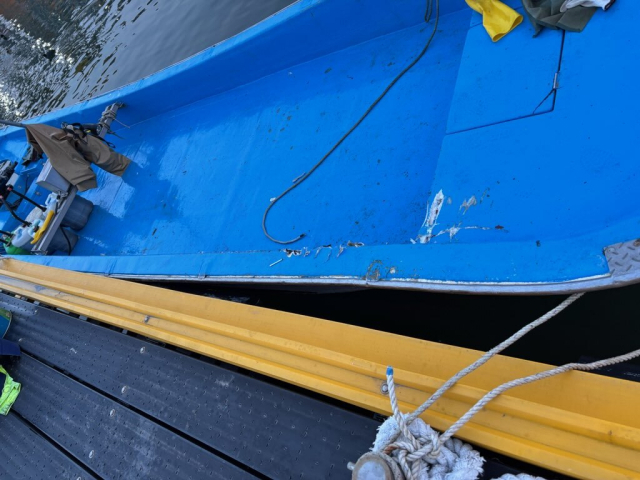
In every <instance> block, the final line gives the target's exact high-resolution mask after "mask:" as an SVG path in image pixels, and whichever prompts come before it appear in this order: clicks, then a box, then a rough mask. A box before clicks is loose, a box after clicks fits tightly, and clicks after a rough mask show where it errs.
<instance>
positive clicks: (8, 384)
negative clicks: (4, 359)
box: [0, 365, 20, 415]
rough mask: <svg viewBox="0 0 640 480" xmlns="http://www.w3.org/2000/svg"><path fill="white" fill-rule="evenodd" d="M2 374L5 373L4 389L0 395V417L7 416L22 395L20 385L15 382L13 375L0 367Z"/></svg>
mask: <svg viewBox="0 0 640 480" xmlns="http://www.w3.org/2000/svg"><path fill="white" fill-rule="evenodd" d="M0 372H2V373H4V375H5V379H4V387H3V388H2V394H1V395H0V415H7V414H8V413H9V410H11V407H12V406H13V403H14V402H15V401H16V399H17V398H18V395H19V394H20V384H19V383H18V382H14V381H13V378H11V375H9V374H8V373H7V371H6V370H5V369H4V368H3V367H2V366H1V365H0Z"/></svg>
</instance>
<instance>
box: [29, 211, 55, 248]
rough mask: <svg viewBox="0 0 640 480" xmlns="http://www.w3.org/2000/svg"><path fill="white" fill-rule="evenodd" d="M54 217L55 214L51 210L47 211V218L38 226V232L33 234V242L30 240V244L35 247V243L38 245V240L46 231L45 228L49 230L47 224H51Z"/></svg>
mask: <svg viewBox="0 0 640 480" xmlns="http://www.w3.org/2000/svg"><path fill="white" fill-rule="evenodd" d="M54 215H55V212H54V211H53V210H49V212H48V213H47V217H46V218H45V219H44V222H42V225H41V226H40V228H39V229H38V231H37V232H36V233H34V234H33V240H31V244H33V245H35V244H36V243H38V240H40V237H41V236H42V234H43V233H44V232H46V231H47V228H49V224H50V223H51V220H52V219H53V216H54Z"/></svg>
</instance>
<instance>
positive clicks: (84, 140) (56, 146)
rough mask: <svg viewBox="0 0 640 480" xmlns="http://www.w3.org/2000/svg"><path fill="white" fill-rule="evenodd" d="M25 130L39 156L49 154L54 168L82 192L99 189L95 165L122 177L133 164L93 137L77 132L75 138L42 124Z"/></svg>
mask: <svg viewBox="0 0 640 480" xmlns="http://www.w3.org/2000/svg"><path fill="white" fill-rule="evenodd" d="M25 127H26V129H27V141H28V142H29V144H30V145H31V146H33V148H34V150H35V151H36V152H38V153H39V154H42V153H46V154H47V157H48V158H49V161H50V162H51V165H52V166H53V168H54V169H55V170H56V171H57V172H58V173H59V174H60V175H62V177H64V178H65V179H66V180H67V181H68V182H69V183H71V184H72V185H75V186H76V187H78V190H80V191H81V192H84V191H85V190H89V189H91V188H96V187H97V186H98V184H97V181H96V174H95V172H94V171H93V170H92V169H91V164H92V163H93V164H95V165H97V166H98V167H100V168H102V169H103V170H106V171H107V172H109V173H113V174H114V175H118V176H122V174H123V173H124V171H125V170H126V169H127V167H128V166H129V163H131V160H129V159H128V158H127V157H125V156H124V155H121V154H120V153H117V152H115V151H113V150H112V149H111V148H109V146H108V145H107V144H106V143H104V142H103V141H102V140H100V139H98V138H96V137H94V136H92V135H85V134H83V133H82V132H77V131H76V133H75V135H74V133H72V132H70V131H67V130H62V129H60V128H55V127H50V126H49V125H42V124H34V125H25Z"/></svg>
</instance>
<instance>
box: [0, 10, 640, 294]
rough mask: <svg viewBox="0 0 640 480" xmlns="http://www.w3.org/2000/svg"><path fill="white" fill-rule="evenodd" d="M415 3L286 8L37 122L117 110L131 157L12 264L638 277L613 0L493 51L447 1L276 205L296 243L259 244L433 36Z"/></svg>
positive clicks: (551, 282) (203, 273) (434, 285)
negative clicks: (83, 205)
mask: <svg viewBox="0 0 640 480" xmlns="http://www.w3.org/2000/svg"><path fill="white" fill-rule="evenodd" d="M508 3H510V4H512V5H514V6H516V7H517V6H518V5H519V2H516V1H511V2H508ZM423 9H424V2H423V1H422V0H393V1H388V0H369V1H367V2H366V4H365V2H362V1H358V0H301V1H300V2H298V3H295V4H293V5H292V6H290V7H289V8H287V9H285V10H283V11H281V12H279V13H278V14H276V15H274V16H272V17H270V18H268V19H267V20H265V21H263V22H261V23H260V24H258V25H256V26H255V27H253V28H251V29H249V30H247V31H245V32H243V33H242V34H239V35H237V36H235V37H233V38H231V39H229V40H227V41H225V42H223V43H221V44H219V45H216V46H214V47H212V48H210V49H208V50H205V51H204V52H202V53H200V54H198V55H196V56H194V57H192V58H190V59H188V60H186V61H184V62H182V63H180V64H177V65H175V66H173V67H171V68H168V69H166V70H163V71H161V72H158V73H157V74H154V75H152V76H150V77H148V78H145V79H143V80H140V81H139V82H136V83H134V84H131V85H129V86H126V87H123V88H121V89H118V90H115V91H113V92H111V93H108V94H105V95H102V96H100V97H97V98H95V99H92V100H90V101H87V102H84V103H81V104H78V105H76V106H74V107H71V108H67V109H64V110H60V111H57V112H53V113H51V114H48V115H45V116H44V117H41V118H37V119H33V120H31V121H33V122H41V123H48V124H51V125H59V124H60V122H62V121H66V122H78V121H79V122H95V121H96V120H97V118H98V117H99V116H100V113H101V112H102V110H103V109H104V108H105V107H106V106H107V105H109V104H112V103H114V102H123V103H124V104H125V105H126V107H125V108H124V109H122V110H121V111H120V112H119V113H118V119H119V120H121V121H122V122H123V123H124V124H126V125H128V126H130V128H128V129H127V128H124V127H120V128H114V129H115V130H116V131H117V133H118V134H119V135H120V136H121V137H122V139H119V138H115V137H112V138H110V139H111V140H112V141H114V143H116V146H117V149H118V151H120V152H121V153H123V154H125V155H127V156H128V157H130V158H131V159H132V161H133V163H132V165H131V166H130V167H129V169H128V170H127V172H126V173H125V175H124V176H123V177H122V178H119V177H115V176H112V175H109V174H107V173H105V172H102V171H99V172H98V184H99V187H98V188H97V189H95V190H91V191H88V192H86V193H84V194H83V196H84V197H85V198H87V199H89V200H91V201H92V202H93V203H94V204H95V208H94V211H93V214H92V216H91V219H90V220H89V223H88V225H87V226H86V227H85V228H84V229H83V230H82V232H80V236H81V238H80V241H79V242H78V244H77V246H76V247H75V249H74V251H73V254H72V255H71V256H65V255H52V256H31V257H21V259H23V260H28V261H33V262H38V263H43V264H47V265H51V266H55V267H61V268H68V269H74V270H79V271H84V272H93V273H100V274H108V275H114V276H118V277H123V278H129V277H135V278H138V279H154V280H207V281H223V282H247V283H248V282H258V283H277V284H289V285H291V284H308V285H312V286H314V287H318V288H319V287H321V286H323V285H355V286H361V285H367V286H374V287H375V286H377V287H385V288H407V289H409V288H411V289H425V290H444V291H464V292H476V293H542V292H568V291H573V290H585V289H594V288H605V287H610V286H617V285H623V284H627V283H631V282H635V281H637V280H638V278H639V277H640V273H639V272H640V271H639V270H638V269H637V268H636V265H638V264H640V263H635V262H634V261H633V259H635V256H634V254H635V249H636V245H635V243H634V240H635V239H636V238H637V237H640V215H639V214H640V209H639V208H638V206H637V202H636V198H637V192H638V173H639V171H640V164H639V162H638V158H637V146H636V143H637V141H636V138H637V132H638V120H637V112H638V110H639V108H638V107H639V104H640V98H639V97H638V96H637V95H636V94H635V93H634V92H635V87H636V82H637V78H638V77H639V74H640V66H639V63H638V61H637V59H636V58H635V57H634V55H633V53H632V52H636V51H638V49H639V48H640V37H639V36H638V35H637V34H636V29H635V26H636V25H637V24H638V20H640V18H638V17H639V16H640V14H639V13H638V10H637V9H635V8H633V6H632V5H631V4H630V3H629V2H618V3H617V4H616V5H615V6H614V8H612V9H610V10H609V11H608V12H606V13H604V12H598V13H597V14H596V15H595V16H594V18H593V19H592V20H591V22H590V24H589V25H588V26H587V28H586V29H585V31H584V32H582V33H580V34H563V33H562V32H560V31H552V30H545V31H544V32H543V33H542V34H541V35H540V36H539V37H537V38H533V37H532V33H533V30H532V28H531V27H530V26H529V25H528V24H526V23H527V22H526V21H525V22H523V24H522V25H521V26H520V27H518V28H516V29H515V30H514V31H513V32H512V33H511V34H509V35H507V36H506V37H505V38H503V39H502V40H500V41H499V42H498V43H492V42H491V40H490V39H489V37H488V36H487V34H486V32H485V31H484V29H483V27H482V19H481V17H480V16H479V15H478V14H476V13H474V12H472V11H471V10H470V9H469V8H468V7H467V6H466V4H465V3H464V1H462V0H450V1H446V0H441V7H440V10H441V11H440V23H439V27H438V32H437V33H436V36H435V38H434V40H433V43H432V45H431V46H430V48H429V50H428V52H427V54H426V55H425V56H424V58H422V59H421V60H420V62H418V64H417V65H416V66H415V67H414V68H413V69H412V70H411V71H410V72H409V73H408V74H407V75H405V76H404V77H403V78H402V79H401V80H400V82H398V84H396V85H395V86H394V87H393V89H392V90H391V91H390V93H389V94H388V95H387V96H386V97H385V98H384V99H383V100H382V102H381V103H380V104H379V105H378V106H377V107H376V108H375V109H374V110H373V111H372V113H371V114H370V115H369V116H368V117H367V118H366V119H365V121H364V122H363V123H362V125H360V127H359V128H358V129H357V130H356V131H355V132H354V133H353V134H352V135H351V136H350V137H349V138H348V139H347V140H346V141H345V142H344V143H343V144H342V145H341V146H340V147H339V149H338V150H336V151H335V152H334V153H333V154H332V155H331V156H330V157H329V158H328V159H327V161H326V162H324V164H322V165H321V167H320V168H319V169H318V170H317V171H315V172H314V173H313V175H312V176H311V177H310V178H309V179H307V180H306V181H305V182H304V183H302V184H301V185H300V186H299V187H297V188H296V189H295V190H293V191H292V192H291V193H290V194H288V195H287V196H285V197H284V198H283V199H282V200H281V201H279V202H278V204H277V205H275V206H274V208H273V209H272V211H271V212H270V214H269V217H268V227H269V231H270V233H271V234H272V235H274V236H276V237H280V238H292V237H296V236H297V235H298V234H300V233H305V234H306V236H305V237H304V238H303V239H302V240H300V241H298V242H296V243H294V244H292V245H287V246H286V248H283V246H281V245H278V244H275V243H273V242H271V241H270V240H269V239H268V238H266V237H265V235H264V234H263V231H262V228H261V221H262V215H263V212H264V209H265V208H266V207H267V206H268V205H269V202H270V201H271V199H273V198H274V197H276V196H277V195H278V194H280V193H281V192H282V191H283V190H284V189H286V188H288V187H289V186H290V185H291V184H292V181H294V180H295V179H296V178H298V177H299V176H300V175H301V174H303V173H305V172H307V171H308V170H309V169H310V168H311V167H312V166H313V164H315V163H316V161H317V160H318V159H319V158H321V157H322V156H323V155H324V154H325V153H326V151H327V150H328V149H329V148H330V147H331V146H332V145H333V144H334V143H335V142H336V141H337V140H338V139H339V138H340V137H341V136H342V135H343V134H344V133H345V132H346V131H347V130H348V129H349V128H350V127H351V125H353V123H354V122H355V121H356V120H357V119H358V118H359V117H360V116H361V115H362V113H363V112H364V111H365V110H366V108H367V107H368V106H369V105H370V104H371V102H372V101H373V100H374V99H375V98H376V97H377V96H378V95H379V94H380V93H381V91H382V90H383V89H384V88H385V87H386V85H387V84H388V83H389V82H390V81H391V80H392V79H393V78H394V77H395V76H396V75H397V74H398V73H399V72H400V71H401V70H402V69H403V68H404V67H405V66H406V65H407V64H409V63H410V62H411V61H412V60H413V59H414V58H415V56H416V55H417V54H418V53H419V51H420V50H421V49H422V47H423V46H424V44H425V42H426V41H427V39H428V37H429V35H430V34H431V29H432V23H431V24H425V23H424V21H423V16H424V11H423ZM554 85H555V86H556V87H558V88H556V89H554ZM114 126H115V124H114ZM25 149H26V144H25V140H24V133H23V132H22V131H20V130H19V129H14V128H11V129H8V130H6V131H4V132H3V133H1V134H0V158H10V159H13V160H18V159H19V158H21V157H22V155H23V154H24V152H25ZM26 188H27V189H28V190H29V191H30V192H31V193H35V192H36V191H37V187H36V186H35V184H34V185H31V186H30V185H26ZM3 220H4V221H5V226H7V225H8V224H10V223H11V221H12V220H11V219H10V217H9V215H8V212H1V213H0V222H1V221H3ZM617 244H621V245H618V246H616V245H617ZM612 246H613V247H612ZM637 255H638V257H639V258H638V260H640V252H639V253H638V254H637Z"/></svg>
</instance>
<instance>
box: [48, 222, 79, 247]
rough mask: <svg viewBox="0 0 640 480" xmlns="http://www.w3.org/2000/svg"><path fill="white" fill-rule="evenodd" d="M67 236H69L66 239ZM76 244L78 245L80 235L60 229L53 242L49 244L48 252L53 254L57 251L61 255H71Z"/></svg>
mask: <svg viewBox="0 0 640 480" xmlns="http://www.w3.org/2000/svg"><path fill="white" fill-rule="evenodd" d="M63 230H64V233H63ZM65 234H66V236H67V237H66V238H65ZM67 239H68V242H67ZM76 243H78V235H76V234H75V233H73V232H72V231H71V230H67V229H65V228H63V227H60V228H58V230H56V233H55V234H54V235H53V239H52V240H51V243H50V244H49V247H48V248H47V250H48V251H49V253H53V252H56V251H59V252H61V253H71V251H73V247H75V246H76ZM69 247H71V248H69Z"/></svg>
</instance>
